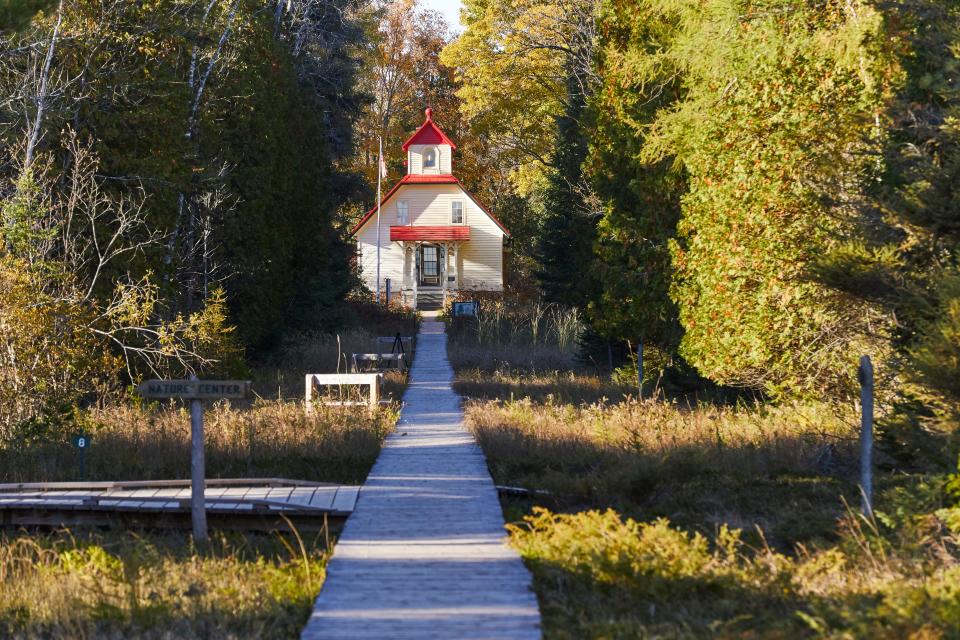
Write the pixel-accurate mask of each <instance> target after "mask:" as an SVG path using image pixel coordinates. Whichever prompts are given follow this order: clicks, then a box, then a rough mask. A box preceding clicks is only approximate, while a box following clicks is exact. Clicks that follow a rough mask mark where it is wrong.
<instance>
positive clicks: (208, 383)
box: [137, 380, 250, 400]
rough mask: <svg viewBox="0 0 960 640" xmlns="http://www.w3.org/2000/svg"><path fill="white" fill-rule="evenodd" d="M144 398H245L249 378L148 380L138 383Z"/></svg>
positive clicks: (138, 391) (248, 387) (248, 386)
mask: <svg viewBox="0 0 960 640" xmlns="http://www.w3.org/2000/svg"><path fill="white" fill-rule="evenodd" d="M137 393H139V394H140V395H141V396H143V397H144V398H183V399H185V400H221V399H234V400H237V399H240V398H245V397H246V396H247V395H248V394H249V393H250V382H249V381H247V380H147V381H146V382H142V383H140V384H139V385H137Z"/></svg>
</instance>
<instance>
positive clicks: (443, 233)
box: [390, 225, 470, 242]
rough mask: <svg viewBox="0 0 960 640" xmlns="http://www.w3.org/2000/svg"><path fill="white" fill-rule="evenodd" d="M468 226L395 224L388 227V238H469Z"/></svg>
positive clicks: (434, 240) (439, 239)
mask: <svg viewBox="0 0 960 640" xmlns="http://www.w3.org/2000/svg"><path fill="white" fill-rule="evenodd" d="M469 239H470V227H467V226H464V225H454V226H450V227H427V226H422V227H418V226H410V225H404V226H395V227H390V240H391V241H395V240H427V241H429V242H437V241H443V240H469Z"/></svg>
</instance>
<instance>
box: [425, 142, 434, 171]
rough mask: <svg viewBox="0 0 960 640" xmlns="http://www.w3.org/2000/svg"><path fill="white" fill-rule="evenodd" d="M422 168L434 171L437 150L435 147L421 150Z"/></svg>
mask: <svg viewBox="0 0 960 640" xmlns="http://www.w3.org/2000/svg"><path fill="white" fill-rule="evenodd" d="M423 168H424V169H436V168H437V148H436V147H427V148H426V149H424V150H423Z"/></svg>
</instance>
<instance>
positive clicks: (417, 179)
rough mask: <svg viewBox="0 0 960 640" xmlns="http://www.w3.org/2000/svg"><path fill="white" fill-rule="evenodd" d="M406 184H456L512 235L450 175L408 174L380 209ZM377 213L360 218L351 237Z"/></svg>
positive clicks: (369, 212)
mask: <svg viewBox="0 0 960 640" xmlns="http://www.w3.org/2000/svg"><path fill="white" fill-rule="evenodd" d="M405 184H455V185H457V186H459V187H460V189H461V190H463V192H464V193H465V194H467V196H468V197H469V198H470V199H471V200H473V203H474V204H475V205H477V206H478V207H480V208H481V209H483V212H484V213H486V214H487V215H488V216H490V219H491V220H493V222H494V223H495V224H496V225H497V226H498V227H500V230H501V231H503V232H504V233H505V234H506V235H508V236H509V235H510V230H509V229H507V228H506V227H505V226H503V223H502V222H500V221H499V220H497V216H495V215H493V213H492V212H491V211H490V209H488V208H487V207H485V206H484V205H483V203H482V202H480V201H479V200H477V198H476V197H475V196H474V195H473V194H472V193H470V192H469V191H467V190H466V188H465V187H464V186H463V183H462V182H460V180H458V179H457V177H456V176H452V175H450V174H439V175H423V174H418V173H408V174H407V175H405V176H403V178H401V179H400V180H398V181H397V184H395V185H393V187H392V188H391V189H390V191H388V192H387V195H385V196H383V199H382V200H380V207H381V208H382V207H383V205H385V204H387V201H388V200H390V198H392V197H393V194H395V193H396V192H397V190H398V189H399V188H400V187H402V186H403V185H405ZM376 213H377V208H376V207H373V208H372V209H370V211H367V213H366V214H365V215H364V216H363V217H362V218H360V221H359V222H357V224H356V225H354V227H353V229H351V230H350V235H351V236H352V235H355V234H356V233H357V231H360V229H361V227H363V225H365V224H366V223H367V220H369V219H370V218H372V217H373V216H374V214H376Z"/></svg>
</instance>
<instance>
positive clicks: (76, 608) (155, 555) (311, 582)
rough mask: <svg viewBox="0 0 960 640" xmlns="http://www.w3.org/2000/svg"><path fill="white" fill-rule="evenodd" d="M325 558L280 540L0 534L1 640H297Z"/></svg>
mask: <svg viewBox="0 0 960 640" xmlns="http://www.w3.org/2000/svg"><path fill="white" fill-rule="evenodd" d="M326 561H327V551H326V549H325V548H324V546H323V544H322V541H321V540H319V539H318V540H313V539H306V540H301V539H298V538H296V537H295V536H291V535H279V534H278V535H272V536H265V535H258V536H250V537H243V536H239V535H230V536H227V535H225V534H215V535H214V536H213V538H212V540H211V544H210V545H209V546H208V548H207V549H205V551H204V552H203V553H202V554H201V553H198V552H197V551H196V550H195V549H193V547H192V546H191V544H190V540H189V537H188V536H187V535H186V534H183V533H162V534H161V533H145V532H140V533H136V534H134V533H97V532H86V533H82V532H78V533H71V532H69V531H61V532H55V533H51V534H45V535H33V536H28V535H25V534H23V533H16V534H0V637H4V638H23V639H28V638H37V639H40V638H71V639H76V640H85V639H93V638H97V639H103V638H105V639H110V638H116V639H121V638H123V639H126V638H188V639H189V638H198V639H199V638H204V639H219V638H223V639H226V638H296V637H298V636H299V632H300V630H301V628H302V627H303V625H304V624H305V623H306V620H307V617H308V615H309V612H310V608H311V605H312V603H313V600H314V598H315V597H316V594H317V593H318V592H319V590H320V585H321V583H322V582H323V577H324V567H325V564H326Z"/></svg>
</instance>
